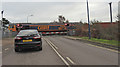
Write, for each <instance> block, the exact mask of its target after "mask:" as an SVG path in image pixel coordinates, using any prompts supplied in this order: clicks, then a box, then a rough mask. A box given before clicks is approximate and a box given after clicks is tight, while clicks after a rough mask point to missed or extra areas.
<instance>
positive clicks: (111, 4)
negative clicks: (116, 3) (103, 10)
mask: <svg viewBox="0 0 120 67" xmlns="http://www.w3.org/2000/svg"><path fill="white" fill-rule="evenodd" d="M109 5H110V19H111V23H112V6H111V5H112V2H110V3H109Z"/></svg>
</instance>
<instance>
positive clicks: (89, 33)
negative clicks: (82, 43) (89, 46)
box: [87, 0, 91, 39]
mask: <svg viewBox="0 0 120 67" xmlns="http://www.w3.org/2000/svg"><path fill="white" fill-rule="evenodd" d="M87 15H88V35H89V39H91V32H90V17H89V5H88V0H87Z"/></svg>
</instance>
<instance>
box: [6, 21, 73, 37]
mask: <svg viewBox="0 0 120 67" xmlns="http://www.w3.org/2000/svg"><path fill="white" fill-rule="evenodd" d="M71 26H72V25H71ZM8 29H9V30H10V31H12V32H19V31H20V30H23V29H37V30H38V31H39V32H40V33H42V34H46V35H48V34H67V32H68V29H75V28H71V27H70V26H69V24H68V23H39V24H24V23H19V24H10V25H9V27H8Z"/></svg>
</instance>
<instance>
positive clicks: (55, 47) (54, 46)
mask: <svg viewBox="0 0 120 67" xmlns="http://www.w3.org/2000/svg"><path fill="white" fill-rule="evenodd" d="M49 42H50V43H51V45H52V46H54V47H55V48H56V49H58V47H57V46H55V45H54V44H53V43H52V42H51V41H49Z"/></svg>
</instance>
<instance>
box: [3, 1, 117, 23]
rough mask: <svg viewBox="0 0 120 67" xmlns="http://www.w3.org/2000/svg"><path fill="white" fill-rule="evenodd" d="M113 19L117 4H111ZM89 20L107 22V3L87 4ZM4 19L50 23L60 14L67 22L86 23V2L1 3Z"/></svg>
mask: <svg viewBox="0 0 120 67" xmlns="http://www.w3.org/2000/svg"><path fill="white" fill-rule="evenodd" d="M112 5H113V19H114V21H115V20H116V19H115V18H114V17H115V16H116V14H117V10H118V4H117V2H113V4H112ZM89 7H90V19H91V20H93V19H97V20H101V21H109V5H108V2H89ZM3 10H4V17H6V18H7V19H8V20H10V21H11V22H26V21H27V16H28V15H30V14H33V15H34V16H32V17H29V18H28V19H29V22H36V23H37V22H50V21H54V20H57V18H58V15H59V14H62V15H64V16H65V17H66V19H68V20H69V21H80V20H83V21H84V22H87V10H86V2H3Z"/></svg>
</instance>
